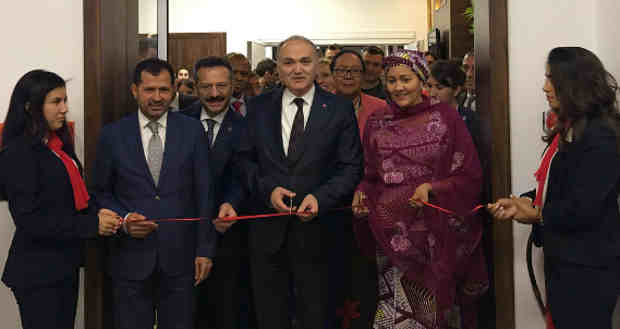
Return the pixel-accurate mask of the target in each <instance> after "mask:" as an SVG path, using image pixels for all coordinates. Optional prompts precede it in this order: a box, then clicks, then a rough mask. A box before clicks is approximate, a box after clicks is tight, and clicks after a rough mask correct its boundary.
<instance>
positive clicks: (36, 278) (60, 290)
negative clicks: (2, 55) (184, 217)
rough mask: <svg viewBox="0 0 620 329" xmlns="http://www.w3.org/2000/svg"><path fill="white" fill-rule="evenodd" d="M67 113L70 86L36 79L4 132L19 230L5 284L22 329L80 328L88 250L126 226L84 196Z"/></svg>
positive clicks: (26, 84)
mask: <svg viewBox="0 0 620 329" xmlns="http://www.w3.org/2000/svg"><path fill="white" fill-rule="evenodd" d="M68 111H69V108H68V104H67V88H66V84H65V81H64V80H63V79H62V78H61V77H60V76H58V75H57V74H55V73H52V72H48V71H43V70H34V71H30V72H28V73H26V74H25V75H24V76H22V77H21V78H20V79H19V81H18V82H17V85H16V86H15V88H14V89H13V93H12V95H11V100H10V104H9V109H8V112H7V116H6V119H5V125H4V130H3V132H2V145H1V146H0V147H1V148H2V149H1V151H0V164H1V168H2V170H1V171H0V190H1V191H0V195H2V196H4V197H6V200H8V203H9V211H10V213H11V217H12V219H13V222H14V223H15V233H14V234H13V241H12V243H11V247H10V249H9V254H8V258H7V260H6V264H5V267H4V274H3V275H2V282H4V284H6V285H7V286H8V287H9V288H11V291H12V292H13V295H14V296H15V299H16V301H17V306H18V309H19V315H20V318H21V325H22V328H24V329H66V328H73V327H74V322H75V312H76V306H77V301H78V289H79V268H80V266H81V264H83V261H84V259H83V256H84V242H85V240H86V239H89V238H95V237H97V236H98V235H101V236H110V235H113V234H115V233H116V232H117V230H118V228H119V226H120V217H118V215H117V213H115V212H114V211H111V210H108V209H101V210H99V211H98V212H97V210H96V209H95V206H94V205H93V201H92V200H91V198H90V196H89V194H88V192H87V191H86V185H85V184H84V180H83V178H82V166H81V164H80V161H79V160H78V158H77V156H76V154H75V148H74V144H73V137H72V135H71V131H70V130H69V127H68V126H67V114H68Z"/></svg>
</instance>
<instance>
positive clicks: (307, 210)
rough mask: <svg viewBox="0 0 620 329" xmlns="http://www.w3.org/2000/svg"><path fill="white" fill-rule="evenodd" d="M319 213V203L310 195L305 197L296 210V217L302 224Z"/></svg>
mask: <svg viewBox="0 0 620 329" xmlns="http://www.w3.org/2000/svg"><path fill="white" fill-rule="evenodd" d="M318 213H319V201H318V200H317V199H316V198H315V197H314V195H312V194H308V195H306V197H305V198H304V200H303V201H302V202H301V205H300V206H299V210H297V217H299V218H300V219H301V220H302V221H303V222H307V221H310V220H312V219H313V218H314V217H316V215H317V214H318Z"/></svg>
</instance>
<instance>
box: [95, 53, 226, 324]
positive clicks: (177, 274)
mask: <svg viewBox="0 0 620 329" xmlns="http://www.w3.org/2000/svg"><path fill="white" fill-rule="evenodd" d="M173 77H174V75H173V71H172V67H171V66H170V64H168V63H167V62H165V61H163V60H160V59H157V58H150V59H146V60H144V61H142V62H140V63H139V64H138V65H137V67H136V70H135V73H134V81H133V84H132V86H131V92H132V93H133V95H134V97H135V98H136V101H137V102H138V105H139V111H138V113H135V114H132V115H129V116H127V117H125V118H123V119H121V120H119V121H117V122H115V123H113V124H110V125H108V126H106V127H104V128H103V130H102V133H101V137H100V141H99V147H98V159H97V164H96V171H95V193H96V200H97V202H98V203H99V204H100V206H101V207H105V208H109V209H114V211H115V212H116V213H118V214H119V215H120V216H121V217H124V218H125V219H126V221H125V224H124V231H125V234H123V235H121V236H119V237H118V238H117V239H112V240H110V243H109V249H108V252H109V254H108V259H107V271H108V273H109V275H110V276H111V278H112V282H113V304H114V314H115V322H116V328H117V329H129V328H131V329H136V328H138V329H147V328H148V329H151V328H153V323H154V316H155V312H154V311H155V309H157V318H158V327H159V328H160V329H167V328H187V329H189V328H193V320H192V310H193V302H194V299H193V286H194V285H197V284H199V283H200V282H201V281H202V280H204V279H205V278H206V277H207V276H208V274H209V271H210V269H211V266H212V261H211V260H212V259H213V256H214V253H215V238H216V235H215V230H214V228H213V224H212V223H211V222H210V221H209V220H203V221H199V222H164V223H159V224H157V223H155V222H153V221H151V220H148V219H161V218H188V217H197V216H200V217H206V216H210V215H212V210H211V202H210V197H211V195H210V188H211V181H210V178H209V177H210V176H209V161H208V150H207V149H206V148H205V147H204V145H205V143H206V142H205V139H206V136H205V132H204V129H203V128H202V126H201V125H200V123H199V122H197V121H196V120H194V119H192V118H189V117H187V116H185V115H182V114H179V113H175V112H168V109H169V105H170V102H171V100H172V97H173V95H174V87H173V79H174V78H173Z"/></svg>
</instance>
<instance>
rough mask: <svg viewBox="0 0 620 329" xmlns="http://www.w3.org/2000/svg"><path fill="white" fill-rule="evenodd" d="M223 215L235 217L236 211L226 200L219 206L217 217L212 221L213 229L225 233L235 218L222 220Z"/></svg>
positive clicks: (234, 221)
mask: <svg viewBox="0 0 620 329" xmlns="http://www.w3.org/2000/svg"><path fill="white" fill-rule="evenodd" d="M225 217H237V212H236V211H235V209H234V208H233V206H232V205H231V204H230V203H228V202H226V203H222V205H221V206H220V212H219V213H218V214H217V218H216V219H215V220H213V221H212V223H213V225H214V226H215V229H216V230H217V231H218V232H220V233H225V232H226V231H228V229H229V228H230V227H231V226H233V224H234V223H236V222H237V221H236V220H223V219H222V218H225Z"/></svg>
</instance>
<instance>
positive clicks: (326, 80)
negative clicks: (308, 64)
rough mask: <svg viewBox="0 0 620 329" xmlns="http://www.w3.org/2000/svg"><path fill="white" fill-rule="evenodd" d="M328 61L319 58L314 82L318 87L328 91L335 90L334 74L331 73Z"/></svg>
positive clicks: (332, 91) (333, 91)
mask: <svg viewBox="0 0 620 329" xmlns="http://www.w3.org/2000/svg"><path fill="white" fill-rule="evenodd" d="M330 63H331V62H330V61H329V60H328V59H327V58H325V57H323V58H321V59H320V60H319V67H318V74H317V75H316V83H317V84H318V85H319V87H321V88H323V90H325V91H328V92H330V93H332V94H333V93H335V92H336V86H335V85H334V84H335V82H334V76H333V75H332V70H331V68H330V67H329V66H330Z"/></svg>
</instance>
